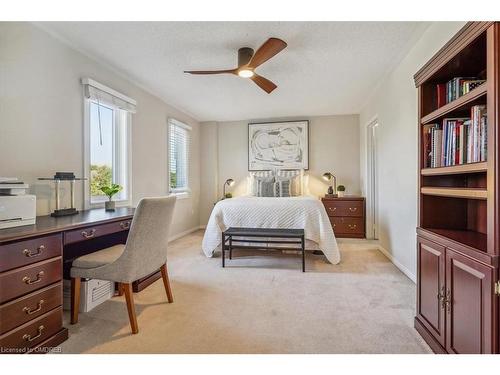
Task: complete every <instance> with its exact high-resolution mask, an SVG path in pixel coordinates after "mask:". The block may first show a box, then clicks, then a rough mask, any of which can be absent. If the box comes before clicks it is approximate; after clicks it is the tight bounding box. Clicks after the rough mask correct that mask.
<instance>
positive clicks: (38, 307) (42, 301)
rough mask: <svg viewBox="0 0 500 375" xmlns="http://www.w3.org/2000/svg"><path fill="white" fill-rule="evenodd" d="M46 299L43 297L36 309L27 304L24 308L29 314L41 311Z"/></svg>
mask: <svg viewBox="0 0 500 375" xmlns="http://www.w3.org/2000/svg"><path fill="white" fill-rule="evenodd" d="M44 302H45V301H44V300H43V299H41V300H40V301H39V302H38V305H37V308H36V309H31V308H30V307H28V306H26V307H24V308H23V311H24V312H25V313H26V314H28V315H32V314H34V313H37V312H39V311H40V310H41V309H42V305H43V303H44Z"/></svg>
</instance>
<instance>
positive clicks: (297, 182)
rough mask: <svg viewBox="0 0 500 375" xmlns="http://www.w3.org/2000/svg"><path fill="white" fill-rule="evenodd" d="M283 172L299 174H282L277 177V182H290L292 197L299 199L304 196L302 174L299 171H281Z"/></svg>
mask: <svg viewBox="0 0 500 375" xmlns="http://www.w3.org/2000/svg"><path fill="white" fill-rule="evenodd" d="M281 172H297V173H296V174H292V173H290V174H289V175H286V174H284V173H280V174H278V175H277V176H276V182H281V181H288V182H289V192H290V195H289V196H290V197H298V196H300V195H302V183H301V175H300V172H299V171H281Z"/></svg>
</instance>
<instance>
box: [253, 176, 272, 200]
mask: <svg viewBox="0 0 500 375" xmlns="http://www.w3.org/2000/svg"><path fill="white" fill-rule="evenodd" d="M274 185H275V183H274V178H271V179H269V178H267V180H266V179H264V178H262V179H259V180H258V189H257V196H258V197H274Z"/></svg>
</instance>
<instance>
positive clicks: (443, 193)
mask: <svg viewBox="0 0 500 375" xmlns="http://www.w3.org/2000/svg"><path fill="white" fill-rule="evenodd" d="M420 192H421V193H422V194H424V195H434V196H439V197H450V198H467V199H486V198H487V195H488V191H487V190H486V189H477V188H456V187H422V188H421V189H420Z"/></svg>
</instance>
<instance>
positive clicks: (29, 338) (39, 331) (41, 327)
mask: <svg viewBox="0 0 500 375" xmlns="http://www.w3.org/2000/svg"><path fill="white" fill-rule="evenodd" d="M44 329H45V327H44V326H43V325H42V326H40V327H38V335H36V336H33V337H31V335H24V336H23V340H24V341H29V342H31V341H35V340H36V339H37V338H39V337H40V336H42V332H43V330H44Z"/></svg>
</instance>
